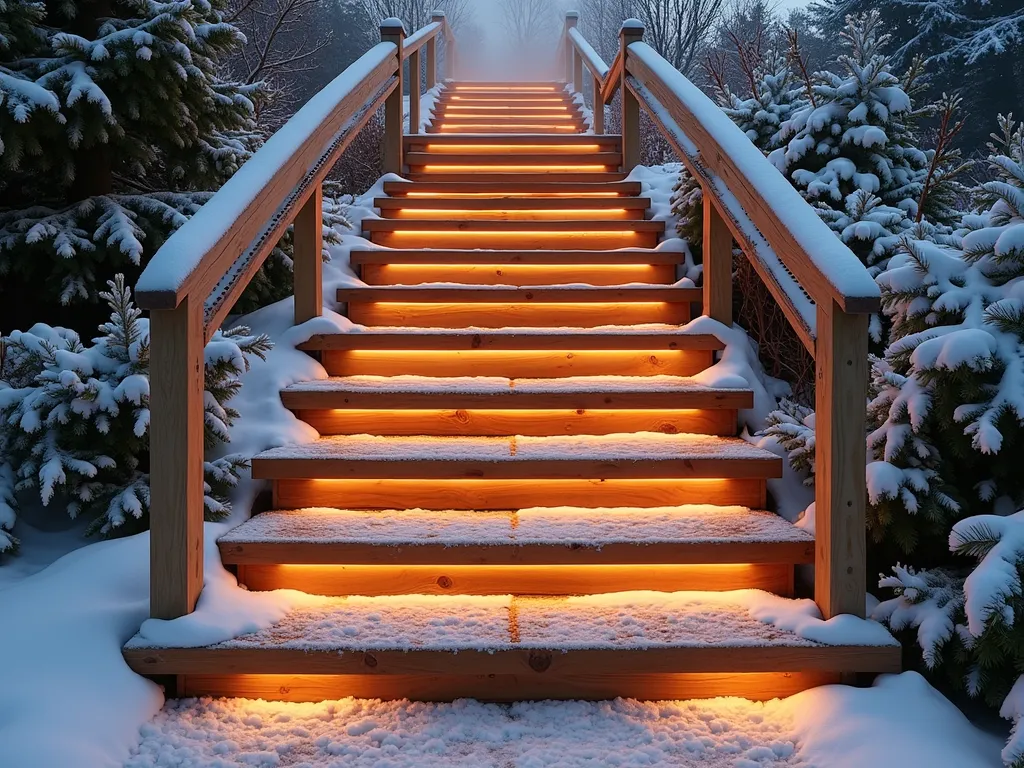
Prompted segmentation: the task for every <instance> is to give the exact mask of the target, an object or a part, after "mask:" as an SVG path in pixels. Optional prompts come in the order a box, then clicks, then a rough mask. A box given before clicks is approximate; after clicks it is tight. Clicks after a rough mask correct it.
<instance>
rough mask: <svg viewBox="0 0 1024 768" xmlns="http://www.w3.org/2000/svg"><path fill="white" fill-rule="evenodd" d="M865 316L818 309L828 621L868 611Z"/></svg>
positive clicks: (818, 555) (820, 589)
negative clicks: (866, 600)
mask: <svg viewBox="0 0 1024 768" xmlns="http://www.w3.org/2000/svg"><path fill="white" fill-rule="evenodd" d="M705 205H706V203H705ZM868 318H869V315H866V314H856V315H855V314H847V313H845V312H843V310H842V308H841V307H840V306H839V305H838V304H837V303H836V302H835V301H834V300H830V301H829V302H828V304H827V305H826V304H824V303H823V302H822V303H819V304H818V315H817V340H816V342H815V355H814V358H815V365H816V368H817V370H816V372H815V379H816V399H815V406H816V409H815V410H816V413H817V417H816V422H815V424H816V430H815V432H816V434H815V496H814V501H815V504H814V506H815V529H816V532H815V542H814V551H815V557H814V600H815V602H816V603H817V604H818V608H819V609H820V610H821V614H822V616H823V618H825V619H826V620H827V619H830V618H832V617H833V616H836V615H837V614H840V613H851V614H853V615H855V616H860V617H863V616H864V612H865V604H864V600H865V590H866V575H867V564H866V558H867V555H866V550H867V544H866V541H865V538H866V534H865V530H866V528H865V506H866V499H867V487H866V479H865V473H864V466H865V461H866V453H867V445H866V442H867V441H866V439H865V435H864V407H865V403H866V402H867V395H868Z"/></svg>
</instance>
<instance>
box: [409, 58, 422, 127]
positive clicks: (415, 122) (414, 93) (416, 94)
mask: <svg viewBox="0 0 1024 768" xmlns="http://www.w3.org/2000/svg"><path fill="white" fill-rule="evenodd" d="M421 82H422V70H421V69H420V51H419V49H418V48H417V49H416V50H415V51H413V52H412V53H410V54H409V133H419V132H420V93H421V91H420V84H421Z"/></svg>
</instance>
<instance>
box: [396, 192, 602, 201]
mask: <svg viewBox="0 0 1024 768" xmlns="http://www.w3.org/2000/svg"><path fill="white" fill-rule="evenodd" d="M404 197H450V198H454V199H460V200H461V199H463V198H476V197H499V198H500V197H545V198H549V197H622V195H620V194H619V193H618V192H406V193H405V195H404Z"/></svg>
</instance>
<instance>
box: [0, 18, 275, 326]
mask: <svg viewBox="0 0 1024 768" xmlns="http://www.w3.org/2000/svg"><path fill="white" fill-rule="evenodd" d="M219 8H220V2H219V0H176V1H175V2H159V1H158V0H86V2H53V3H47V4H45V7H44V6H43V4H41V3H13V2H11V0H0V40H3V41H4V43H3V44H0V141H2V144H0V170H2V173H0V284H2V289H0V291H2V294H3V296H2V297H0V298H2V301H0V306H4V307H5V309H6V312H5V313H4V316H3V317H0V328H8V329H9V328H11V327H14V326H15V325H22V324H23V323H24V322H25V320H27V319H28V318H29V316H33V317H36V318H38V317H40V316H44V317H45V318H46V319H47V320H48V321H50V322H53V321H54V320H61V319H66V320H69V321H72V322H74V323H75V324H76V325H78V327H80V328H83V329H84V328H85V327H87V321H86V320H85V319H83V318H86V317H88V315H89V313H88V312H86V313H85V314H84V315H83V313H82V312H81V311H78V312H77V313H75V312H72V313H59V312H58V311H56V310H55V309H54V308H55V307H59V306H61V305H69V304H73V303H81V302H90V301H96V300H97V299H98V292H99V288H100V287H102V286H103V284H104V281H105V280H106V279H109V277H111V276H112V275H113V273H114V272H116V271H123V272H125V273H126V274H127V275H128V276H129V280H131V278H132V277H133V276H134V275H136V274H137V273H138V271H139V269H140V268H141V266H142V264H143V260H144V257H145V256H148V255H151V254H152V253H154V252H155V251H156V249H157V248H158V247H159V246H160V244H161V243H162V242H163V241H164V240H165V239H166V237H167V236H168V235H169V234H170V232H172V231H173V230H174V229H176V228H177V227H179V226H180V225H181V224H182V223H184V221H186V220H187V218H188V217H189V216H190V215H192V214H193V213H194V212H195V211H196V210H197V209H198V207H199V206H201V205H202V204H203V203H204V202H205V201H206V200H207V199H208V198H209V196H210V194H211V190H214V189H216V188H217V186H218V185H219V184H220V183H222V182H223V181H224V180H225V179H226V178H227V177H228V176H230V175H231V174H232V173H233V172H234V171H235V170H236V169H237V168H238V167H239V165H240V164H241V163H242V162H244V161H245V159H246V158H247V157H248V156H249V154H250V153H251V150H252V148H253V142H254V141H255V139H256V137H255V134H253V133H252V132H251V131H252V129H253V123H252V115H253V101H252V99H253V97H254V95H255V94H256V92H257V91H258V89H259V86H240V85H238V84H234V83H230V82H225V81H223V80H221V79H220V78H219V77H218V76H217V68H218V60H219V59H220V58H221V57H222V56H224V55H225V54H226V53H227V52H228V51H230V50H231V49H232V48H233V47H235V46H237V45H239V44H240V43H241V42H242V40H241V38H240V35H239V33H238V32H237V30H236V29H235V28H234V27H232V26H231V25H229V24H226V23H224V22H223V21H222V19H221V14H220V10H219ZM29 287H31V291H32V295H33V297H34V298H36V300H37V302H38V303H37V305H36V306H34V307H32V308H31V310H30V312H31V315H29V314H28V313H19V314H12V311H11V310H12V306H13V305H14V302H13V301H12V297H15V296H20V295H24V292H25V291H26V289H28V288H29ZM47 307H50V310H49V312H45V311H44V310H45V309H46V308H47ZM76 320H77V322H76Z"/></svg>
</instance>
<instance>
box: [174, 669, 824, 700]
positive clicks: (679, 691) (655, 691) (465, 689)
mask: <svg viewBox="0 0 1024 768" xmlns="http://www.w3.org/2000/svg"><path fill="white" fill-rule="evenodd" d="M182 678H183V680H184V681H185V682H184V686H183V687H181V688H180V689H179V691H178V695H179V696H213V697H219V696H224V697H242V698H247V699H263V700H265V701H294V702H320V701H329V700H333V699H342V698H346V697H349V696H352V697H356V698H363V699H385V700H394V699H411V700H412V701H455V700H456V699H477V700H479V701H493V702H513V701H535V700H542V699H570V700H577V699H578V700H586V701H605V700H608V699H614V698H618V697H624V698H633V699H647V700H652V701H672V700H681V699H695V698H714V697H717V696H741V697H743V698H746V699H751V700H753V701H769V700H771V699H777V698H785V697H787V696H792V695H793V694H795V693H799V692H800V691H805V690H808V689H810V688H817V687H818V686H822V685H830V684H833V683H838V682H839V680H840V677H839V673H834V672H741V673H718V674H707V673H697V672H691V673H682V674H670V675H659V674H643V673H635V674H632V675H623V674H618V673H614V672H611V673H609V672H603V671H597V672H591V673H589V674H587V675H582V676H571V677H557V676H555V677H552V676H547V677H544V678H540V679H538V678H536V676H533V677H527V676H525V675H475V676H474V675H451V674H441V675H415V676H411V675H387V676H380V675H243V676H232V675H183V676H182Z"/></svg>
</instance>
